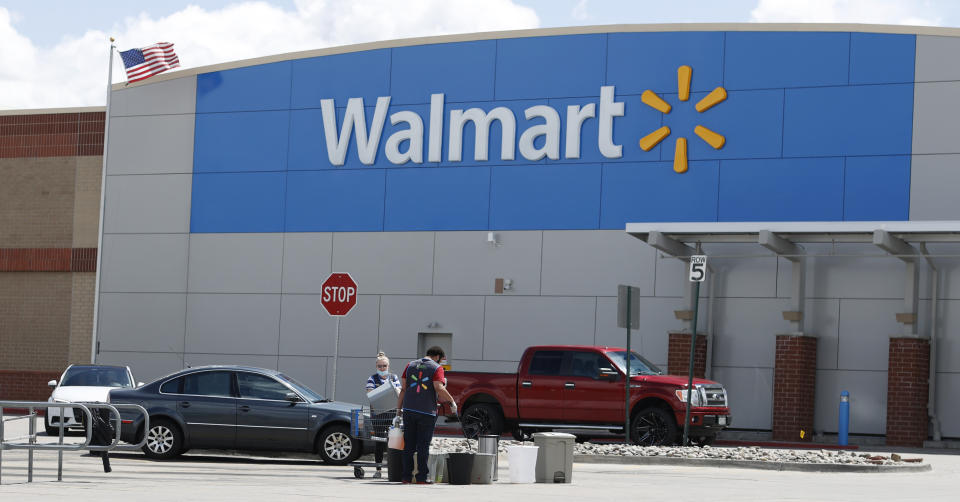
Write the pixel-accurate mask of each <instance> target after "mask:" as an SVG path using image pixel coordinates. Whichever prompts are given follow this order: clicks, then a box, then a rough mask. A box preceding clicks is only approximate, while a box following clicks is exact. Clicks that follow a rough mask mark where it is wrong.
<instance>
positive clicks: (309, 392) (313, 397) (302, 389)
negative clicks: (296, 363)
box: [277, 373, 327, 403]
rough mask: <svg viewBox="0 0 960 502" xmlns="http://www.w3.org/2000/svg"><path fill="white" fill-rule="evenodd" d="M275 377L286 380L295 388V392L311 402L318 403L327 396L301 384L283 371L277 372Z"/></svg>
mask: <svg viewBox="0 0 960 502" xmlns="http://www.w3.org/2000/svg"><path fill="white" fill-rule="evenodd" d="M277 377H278V378H280V379H281V380H283V381H284V382H287V383H288V384H290V386H291V387H293V388H294V389H296V390H297V392H299V393H300V395H302V396H303V397H305V398H307V399H308V400H310V402H311V403H319V402H321V401H326V400H327V398H325V397H323V396H321V395H320V394H317V393H316V392H314V390H313V389H311V388H310V387H307V386H306V385H303V384H302V383H300V382H298V381H296V380H294V379H292V378H290V377H288V376H287V375H284V374H283V373H280V374H278V375H277Z"/></svg>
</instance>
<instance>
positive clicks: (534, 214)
mask: <svg viewBox="0 0 960 502" xmlns="http://www.w3.org/2000/svg"><path fill="white" fill-rule="evenodd" d="M600 175H601V172H600V165H599V164H576V165H552V166H537V165H527V166H498V167H494V168H493V175H492V177H491V186H490V228H491V229H494V230H532V229H544V230H553V229H597V228H599V225H600Z"/></svg>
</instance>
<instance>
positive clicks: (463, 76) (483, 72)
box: [390, 40, 497, 104]
mask: <svg viewBox="0 0 960 502" xmlns="http://www.w3.org/2000/svg"><path fill="white" fill-rule="evenodd" d="M496 64H497V42H496V41H495V40H483V41H479V42H463V43H451V44H434V45H420V46H413V47H398V48H396V49H394V50H393V68H392V72H391V79H390V82H391V88H390V93H391V94H392V96H393V103H395V104H416V103H429V102H430V95H431V94H434V93H442V94H444V95H445V96H444V98H445V99H446V101H447V102H448V103H451V102H453V103H457V102H463V101H492V100H493V89H494V76H495V75H496Z"/></svg>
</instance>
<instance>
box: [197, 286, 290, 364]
mask: <svg viewBox="0 0 960 502" xmlns="http://www.w3.org/2000/svg"><path fill="white" fill-rule="evenodd" d="M279 327H280V295H235V294H224V295H206V294H190V295H188V296H187V342H186V350H187V352H196V353H205V354H251V355H274V356H275V355H276V354H277V343H278V340H279V338H278V337H279V330H280V328H279Z"/></svg>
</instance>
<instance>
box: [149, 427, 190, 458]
mask: <svg viewBox="0 0 960 502" xmlns="http://www.w3.org/2000/svg"><path fill="white" fill-rule="evenodd" d="M182 446H183V436H182V434H181V433H180V428H179V427H177V425H176V424H174V423H173V422H171V421H170V420H166V419H162V418H158V419H156V420H155V421H154V420H151V423H150V430H148V431H147V444H145V445H143V452H144V453H145V454H146V455H147V456H148V457H150V458H159V459H167V458H173V457H175V456H177V455H179V454H180V453H181V448H182Z"/></svg>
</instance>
